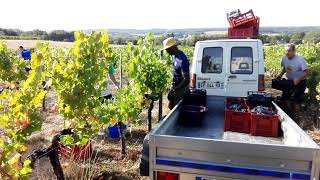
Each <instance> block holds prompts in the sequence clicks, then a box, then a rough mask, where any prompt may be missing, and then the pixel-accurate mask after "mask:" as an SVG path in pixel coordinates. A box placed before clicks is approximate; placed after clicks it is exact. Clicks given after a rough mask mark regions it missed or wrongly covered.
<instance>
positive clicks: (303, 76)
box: [293, 59, 308, 85]
mask: <svg viewBox="0 0 320 180" xmlns="http://www.w3.org/2000/svg"><path fill="white" fill-rule="evenodd" d="M301 70H302V71H303V74H302V75H301V76H300V77H298V78H296V79H294V80H293V84H294V85H298V84H299V83H300V82H301V81H302V80H305V79H306V77H307V74H308V73H307V72H308V65H307V63H306V61H305V60H304V59H302V60H301Z"/></svg>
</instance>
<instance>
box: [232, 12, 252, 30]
mask: <svg viewBox="0 0 320 180" xmlns="http://www.w3.org/2000/svg"><path fill="white" fill-rule="evenodd" d="M256 19H257V17H256V16H255V15H254V13H253V11H252V10H250V11H248V12H246V13H242V14H240V15H239V16H235V17H229V18H228V21H229V24H230V26H231V27H233V28H235V27H239V26H241V25H244V24H246V23H249V22H251V21H253V22H254V21H256Z"/></svg>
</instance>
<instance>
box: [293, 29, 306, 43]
mask: <svg viewBox="0 0 320 180" xmlns="http://www.w3.org/2000/svg"><path fill="white" fill-rule="evenodd" d="M305 35H306V34H305V33H304V32H297V33H294V34H293V35H292V36H291V39H290V43H293V44H301V43H302V40H303V37H304V36H305Z"/></svg>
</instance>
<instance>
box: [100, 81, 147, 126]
mask: <svg viewBox="0 0 320 180" xmlns="http://www.w3.org/2000/svg"><path fill="white" fill-rule="evenodd" d="M143 98H144V97H143V95H142V93H141V92H140V91H139V89H138V88H137V87H135V86H133V85H129V86H127V87H124V88H122V89H120V90H119V91H118V92H117V93H116V95H115V96H114V99H113V100H110V101H108V103H107V104H104V105H103V106H102V108H103V109H105V110H104V111H103V112H108V113H107V114H106V113H105V114H104V116H105V118H104V119H106V120H108V119H109V120H110V123H111V124H113V125H114V124H116V123H117V122H122V123H124V124H136V123H138V121H137V117H138V115H139V114H140V113H141V110H142V103H143Z"/></svg>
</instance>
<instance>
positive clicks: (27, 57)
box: [17, 46, 31, 60]
mask: <svg viewBox="0 0 320 180" xmlns="http://www.w3.org/2000/svg"><path fill="white" fill-rule="evenodd" d="M17 55H18V57H19V59H20V58H23V59H24V60H31V52H30V51H29V50H27V49H24V48H23V46H20V47H19V50H18V52H17Z"/></svg>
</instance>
